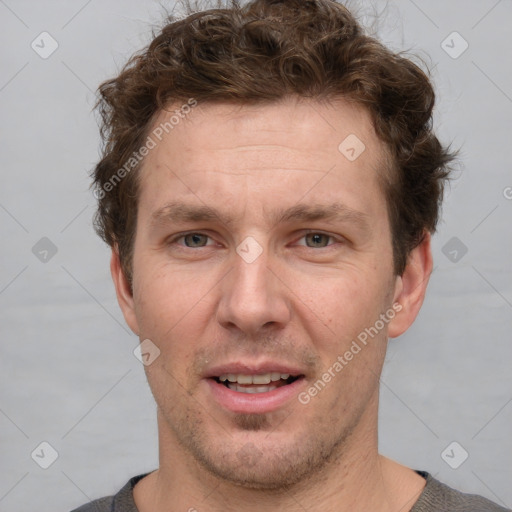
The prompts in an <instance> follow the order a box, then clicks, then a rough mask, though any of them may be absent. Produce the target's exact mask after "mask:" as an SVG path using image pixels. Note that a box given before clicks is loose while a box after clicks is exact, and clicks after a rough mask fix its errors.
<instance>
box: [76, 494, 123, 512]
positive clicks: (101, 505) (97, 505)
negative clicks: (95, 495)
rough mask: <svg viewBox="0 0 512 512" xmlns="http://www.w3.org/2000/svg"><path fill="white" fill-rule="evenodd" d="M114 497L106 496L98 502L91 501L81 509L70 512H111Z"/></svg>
mask: <svg viewBox="0 0 512 512" xmlns="http://www.w3.org/2000/svg"><path fill="white" fill-rule="evenodd" d="M113 503H114V496H107V497H105V498H100V499H99V500H94V501H91V502H90V503H86V504H85V505H82V506H81V507H78V508H75V509H74V510H72V511H71V512H111V510H112V504H113Z"/></svg>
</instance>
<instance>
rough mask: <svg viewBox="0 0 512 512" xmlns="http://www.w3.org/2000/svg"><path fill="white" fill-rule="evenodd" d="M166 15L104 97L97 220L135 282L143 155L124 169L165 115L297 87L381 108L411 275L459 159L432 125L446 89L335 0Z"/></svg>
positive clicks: (269, 0) (395, 210) (393, 221)
mask: <svg viewBox="0 0 512 512" xmlns="http://www.w3.org/2000/svg"><path fill="white" fill-rule="evenodd" d="M189 9H190V7H189ZM166 23H167V24H166V25H165V26H164V27H163V29H162V30H161V31H160V32H159V33H158V34H157V35H156V37H154V39H153V40H152V42H151V43H150V44H149V46H148V47H147V48H145V49H144V50H143V51H141V52H140V53H138V54H136V55H134V56H133V57H132V58H131V59H130V60H129V61H128V63H127V64H126V65H125V67H124V68H123V69H122V71H121V72H120V74H119V76H117V77H116V78H113V79H110V80H107V81H105V82H104V83H102V84H101V85H100V87H99V93H100V96H99V100H98V103H97V105H96V107H97V108H98V109H99V112H100V114H101V121H102V125H101V135H102V138H103V148H102V158H101V160H100V162H99V163H98V164H97V166H96V168H95V169H94V171H93V179H94V182H93V186H95V187H96V191H99V193H98V194H97V197H98V210H97V212H96V217H95V228H96V231H97V233H98V234H99V235H100V236H101V237H102V238H103V239H104V240H105V241H106V242H107V243H108V244H109V245H110V246H111V247H115V248H116V249H117V251H118V252H119V256H120V260H121V265H122V268H123V271H124V273H125V275H126V277H127V278H128V280H129V282H131V279H132V253H133V243H134V236H135V227H136V219H137V197H138V190H139V182H138V175H139V173H138V172H137V168H138V167H140V165H141V164H140V162H136V161H134V164H133V171H131V172H130V169H128V170H126V167H123V166H124V165H125V164H126V162H127V161H128V160H129V159H130V158H133V155H134V154H135V153H136V152H137V150H139V148H141V147H142V146H143V144H144V140H145V139H146V137H147V135H148V132H149V129H150V128H151V124H152V122H153V120H154V119H155V117H156V115H157V114H158V113H159V112H161V111H162V109H165V108H166V107H168V106H169V105H172V104H175V103H176V102H183V103H185V104H186V103H187V102H189V103H190V99H191V98H193V99H194V101H197V102H199V103H201V102H205V103H208V102H209V103H214V102H226V101H227V102H231V103H236V104H255V103H272V102H277V101H279V100H281V99H283V98H286V97H288V96H293V95H296V96H300V97H304V98H312V99H317V100H319V101H320V100H327V101H329V100H334V99H337V98H345V99H348V100H350V101H354V102H356V103H357V104H359V105H361V106H362V107H364V108H365V109H366V110H367V111H368V112H369V113H370V115H371V119H372V122H373V125H374V128H375V131H376V133H377V135H378V137H379V138H380V139H381V140H382V141H383V142H384V143H385V147H386V148H387V152H388V160H389V162H390V163H389V167H390V169H389V172H387V173H386V174H387V177H386V179H385V180H384V182H383V187H384V193H385V197H386V201H387V208H388V214H389V222H390V227H391V234H392V244H393V258H394V270H395V273H396V274H397V275H401V274H402V273H403V271H404V269H405V266H406V262H407V256H408V254H409V253H410V251H411V250H412V249H413V248H414V247H416V246H417V245H418V244H419V243H420V242H421V241H422V239H423V237H424V235H425V233H426V232H434V231H435V228H436V225H437V222H438V217H439V210H440V205H441V201H442V195H443V188H444V184H445V181H446V179H448V177H449V173H450V165H449V164H450V162H451V161H452V160H453V158H454V157H455V153H451V152H450V151H449V148H448V147H445V146H443V145H441V143H440V142H439V140H438V138H437V137H436V135H435V134H434V133H433V129H432V111H433V107H434V101H435V94H434V90H433V87H432V85H431V83H430V80H429V78H428V77H427V75H426V74H425V72H423V71H422V70H421V69H420V67H419V66H417V65H416V64H415V63H413V62H412V61H411V60H409V59H407V58H405V57H402V56H401V55H400V54H397V53H393V52H392V51H391V50H389V49H388V48H386V47H385V46H384V45H382V44H381V43H380V42H379V41H378V40H377V39H375V38H373V37H370V36H368V35H366V34H365V33H364V31H363V29H362V28H361V26H360V25H359V24H358V22H357V21H356V19H355V18H354V16H353V15H352V14H351V13H350V11H349V10H348V9H347V8H346V7H344V6H343V5H341V4H339V3H337V2H336V1H334V0H253V1H252V2H250V3H248V4H246V5H244V6H241V5H240V4H239V2H238V1H237V0H231V1H230V2H229V4H228V5H227V6H220V7H219V6H218V7H217V8H215V9H209V10H204V11H201V12H193V13H191V14H189V15H188V16H187V17H186V18H184V19H181V20H177V21H176V20H173V18H172V17H169V19H168V20H166ZM139 160H141V161H142V162H143V159H141V158H139ZM121 171H124V172H122V173H121ZM116 173H117V174H116ZM113 177H117V178H120V177H121V178H122V179H117V181H116V182H115V183H113Z"/></svg>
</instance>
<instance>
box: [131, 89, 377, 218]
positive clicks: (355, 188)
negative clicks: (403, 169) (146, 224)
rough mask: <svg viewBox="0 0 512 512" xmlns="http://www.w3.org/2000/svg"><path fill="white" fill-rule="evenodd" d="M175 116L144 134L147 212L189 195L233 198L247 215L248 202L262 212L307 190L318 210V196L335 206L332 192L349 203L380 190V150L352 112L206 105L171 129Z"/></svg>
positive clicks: (291, 103)
mask: <svg viewBox="0 0 512 512" xmlns="http://www.w3.org/2000/svg"><path fill="white" fill-rule="evenodd" d="M179 109H180V105H173V106H171V107H170V108H169V109H168V111H162V112H160V114H159V115H158V117H157V118H156V119H155V121H154V123H153V125H152V127H151V129H150V132H149V134H150V137H152V138H153V139H155V147H154V149H152V150H151V151H150V153H149V154H148V155H147V157H146V159H145V161H144V164H143V167H142V170H141V176H140V177H141V182H140V183H141V190H140V194H141V196H140V204H141V205H142V206H144V204H146V203H147V204H146V206H149V203H151V206H152V207H154V208H153V211H154V210H155V209H156V208H161V207H162V206H163V205H164V204H165V203H166V202H167V201H169V200H170V199H175V198H176V197H177V196H180V197H183V196H194V195H195V196H196V200H199V201H201V200H203V201H204V202H205V203H206V204H208V201H210V202H211V201H212V200H214V201H216V202H218V201H219V199H222V198H224V199H225V203H226V204H234V203H236V197H238V199H239V200H240V201H241V202H243V201H245V207H246V208H247V201H248V198H249V199H250V198H254V202H255V203H256V202H257V203H258V204H261V205H262V208H264V207H265V203H266V202H268V201H271V200H274V202H276V201H285V202H286V201H287V199H289V198H290V197H293V198H294V200H296V199H300V198H299V196H300V194H301V193H304V192H305V191H306V190H307V189H308V188H309V189H311V191H310V192H309V196H308V198H309V199H311V201H313V202H314V203H315V204H318V203H319V202H321V201H319V198H320V196H322V195H325V194H327V195H329V196H331V197H330V200H331V202H334V201H337V200H339V199H340V198H339V194H337V193H336V191H337V190H339V187H338V186H339V185H343V186H342V187H341V189H343V190H344V195H345V196H347V197H350V196H352V197H353V198H355V197H356V196H357V195H361V196H363V195H365V194H366V193H368V192H371V190H369V189H372V190H373V193H375V190H376V187H379V183H380V180H379V176H378V175H379V174H382V173H383V172H384V169H385V161H386V159H385V150H384V147H383V145H382V143H381V142H380V140H379V139H378V137H377V136H376V134H375V131H374V129H373V125H372V122H371V118H370V116H369V114H368V113H367V112H366V110H365V109H363V108H362V107H360V106H358V105H357V104H354V103H350V102H348V101H345V100H337V101H336V102H331V103H325V102H324V103H320V102H318V101H311V100H304V99H300V100H298V99H291V98H289V99H287V100H285V101H281V102H279V103H272V104H256V105H233V104H208V103H207V104H198V105H197V106H196V107H194V108H193V109H186V110H187V114H186V115H182V116H181V117H180V118H179V119H178V117H177V116H176V115H175V118H174V124H171V123H170V122H169V119H170V117H171V116H172V115H173V114H174V112H175V111H176V110H179ZM176 120H178V122H177V123H176ZM342 182H343V183H342ZM379 188H380V187H379ZM242 190H243V192H242ZM170 196H172V197H170ZM235 196H236V197H235ZM242 196H243V197H242ZM191 198H192V199H193V197H191ZM374 199H375V198H373V200H374ZM207 200H208V201H207ZM354 206H355V205H354Z"/></svg>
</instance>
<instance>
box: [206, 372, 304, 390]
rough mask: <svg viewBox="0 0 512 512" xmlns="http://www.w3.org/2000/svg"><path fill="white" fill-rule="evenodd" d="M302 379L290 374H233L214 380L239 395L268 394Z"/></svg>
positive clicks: (299, 376)
mask: <svg viewBox="0 0 512 512" xmlns="http://www.w3.org/2000/svg"><path fill="white" fill-rule="evenodd" d="M301 377H303V375H290V374H289V373H278V372H272V373H264V374H260V375H246V374H232V373H231V374H227V375H220V376H219V377H214V380H215V381H216V382H218V383H219V384H223V385H224V386H226V387H227V388H229V389H231V390H232V391H238V392H239V393H268V392H269V391H273V390H274V389H277V388H280V387H283V386H287V385H289V384H292V383H293V382H295V381H296V380H297V379H299V378H301Z"/></svg>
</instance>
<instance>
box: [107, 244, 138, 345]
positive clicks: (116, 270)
mask: <svg viewBox="0 0 512 512" xmlns="http://www.w3.org/2000/svg"><path fill="white" fill-rule="evenodd" d="M110 273H111V275H112V280H113V281H114V286H115V288H116V295H117V302H118V303H119V307H120V308H121V311H122V312H123V316H124V319H125V320H126V323H127V324H128V326H129V327H130V329H131V330H132V331H133V332H134V333H135V334H136V335H137V336H138V335H139V326H138V323H137V317H136V315H135V302H134V300H133V293H132V289H131V286H130V283H129V282H128V279H127V278H126V276H125V274H124V272H123V269H122V266H121V261H120V258H119V253H118V251H117V248H116V247H113V248H112V256H111V258H110Z"/></svg>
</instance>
